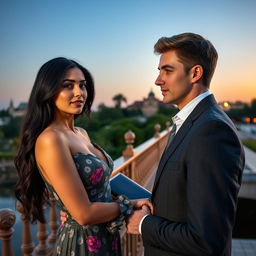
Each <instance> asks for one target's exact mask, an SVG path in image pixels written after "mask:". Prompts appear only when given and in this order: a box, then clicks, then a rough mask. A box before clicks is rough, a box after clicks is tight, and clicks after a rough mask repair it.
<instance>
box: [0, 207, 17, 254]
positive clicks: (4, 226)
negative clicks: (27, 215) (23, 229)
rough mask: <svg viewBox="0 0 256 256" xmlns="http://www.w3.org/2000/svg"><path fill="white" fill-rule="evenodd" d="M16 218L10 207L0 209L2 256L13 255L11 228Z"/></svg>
mask: <svg viewBox="0 0 256 256" xmlns="http://www.w3.org/2000/svg"><path fill="white" fill-rule="evenodd" d="M15 220H16V216H15V212H14V211H13V210H10V209H1V210H0V239H1V240H2V254H1V255H2V256H13V255H14V253H13V249H12V240H11V239H12V234H13V232H14V229H13V228H12V227H13V225H14V223H15Z"/></svg>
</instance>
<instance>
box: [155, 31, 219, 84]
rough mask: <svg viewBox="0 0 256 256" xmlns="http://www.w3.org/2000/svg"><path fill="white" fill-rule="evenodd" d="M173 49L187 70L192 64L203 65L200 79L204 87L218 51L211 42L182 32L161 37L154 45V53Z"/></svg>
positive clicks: (215, 62) (208, 82) (211, 73)
mask: <svg viewBox="0 0 256 256" xmlns="http://www.w3.org/2000/svg"><path fill="white" fill-rule="evenodd" d="M171 50H174V51H175V52H176V54H177V56H178V58H179V59H180V61H181V63H182V64H183V65H184V68H185V71H186V72H188V71H189V70H190V69H191V68H192V67H193V66H195V65H201V66H202V67H203V77H202V81H203V84H204V85H205V86H206V87H209V86H210V82H211V79H212V76H213V73H214V70H215V67H216V64H217V59H218V53H217V51H216V49H215V48H214V46H213V45H212V43H211V42H210V41H208V40H206V39H205V38H203V37H202V36H200V35H198V34H194V33H183V34H179V35H175V36H172V37H161V38H160V39H159V40H158V41H157V43H156V44H155V46H154V52H155V53H159V54H162V53H165V52H167V51H171Z"/></svg>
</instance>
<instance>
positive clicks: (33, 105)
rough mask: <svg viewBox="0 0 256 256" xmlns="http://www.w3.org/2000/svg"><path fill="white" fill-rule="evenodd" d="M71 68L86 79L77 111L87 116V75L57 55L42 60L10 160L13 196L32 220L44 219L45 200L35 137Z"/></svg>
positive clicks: (45, 123) (89, 82)
mask: <svg viewBox="0 0 256 256" xmlns="http://www.w3.org/2000/svg"><path fill="white" fill-rule="evenodd" d="M74 67H77V68H79V69H80V70H81V71H82V72H83V74H84V77H85V80H86V89H87V99H86V103H85V105H84V108H83V110H82V113H81V114H83V113H84V114H86V115H87V116H89V115H90V113H91V106H92V103H93V99H94V82H93V78H92V76H91V74H90V73H89V71H88V70H86V69H85V68H84V67H82V66H81V65H80V64H78V63H77V62H75V61H73V60H69V59H66V58H62V57H60V58H55V59H52V60H50V61H48V62H46V63H45V64H44V65H43V66H42V67H41V68H40V70H39V71H38V74H37V76H36V80H35V83H34V86H33V88H32V91H31V94H30V97H29V102H28V108H27V112H26V115H25V116H24V119H23V123H22V127H21V133H20V146H19V149H18V153H17V156H16V158H15V160H14V163H15V167H16V169H17V172H18V176H19V179H18V181H17V184H16V187H15V195H16V198H17V199H18V200H19V201H20V202H21V204H22V206H23V208H24V215H25V217H26V219H27V220H30V221H31V222H32V223H33V222H35V221H36V220H39V221H40V222H43V223H44V222H45V219H44V215H43V204H44V203H45V202H46V201H48V193H47V189H46V186H45V183H44V181H43V179H42V177H41V175H40V173H39V171H38V169H37V165H36V160H35V143H36V139H37V138H38V136H39V135H40V133H41V132H42V131H43V130H44V129H45V128H46V127H48V126H49V125H50V124H51V123H52V121H53V120H54V113H55V106H54V97H55V95H56V93H57V91H58V90H59V88H60V86H61V83H62V80H63V78H64V75H65V73H66V72H67V70H69V69H70V68H74ZM81 114H79V115H81ZM79 115H76V116H75V118H76V117H77V116H79Z"/></svg>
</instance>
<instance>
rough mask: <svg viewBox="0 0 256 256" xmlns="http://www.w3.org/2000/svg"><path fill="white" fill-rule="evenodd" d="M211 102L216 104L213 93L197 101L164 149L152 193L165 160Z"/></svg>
mask: <svg viewBox="0 0 256 256" xmlns="http://www.w3.org/2000/svg"><path fill="white" fill-rule="evenodd" d="M212 104H216V101H215V99H214V97H213V95H209V96H207V97H206V98H204V99H203V100H202V101H201V102H199V104H198V105H197V106H196V107H195V109H194V110H193V111H192V112H191V114H190V115H189V116H188V117H187V119H186V120H185V122H184V123H183V124H182V126H181V127H180V129H179V130H178V132H177V134H176V135H175V137H174V138H173V140H172V142H171V144H170V145H169V147H168V148H167V149H166V150H165V151H164V153H163V155H162V157H161V159H160V162H159V165H158V168H157V172H156V177H155V182H154V187H153V191H152V194H153V195H154V192H155V190H156V188H157V185H158V182H159V179H160V177H161V174H162V172H163V170H164V166H165V164H166V162H167V160H168V159H169V158H170V157H171V156H172V154H173V152H174V151H175V150H176V148H177V147H178V146H179V145H180V144H181V143H182V140H183V139H184V138H185V136H186V135H187V134H188V133H189V130H190V129H191V127H192V125H193V122H194V121H195V120H196V119H197V118H198V117H199V116H200V115H201V113H203V112H204V111H205V109H207V108H208V107H209V106H210V105H212Z"/></svg>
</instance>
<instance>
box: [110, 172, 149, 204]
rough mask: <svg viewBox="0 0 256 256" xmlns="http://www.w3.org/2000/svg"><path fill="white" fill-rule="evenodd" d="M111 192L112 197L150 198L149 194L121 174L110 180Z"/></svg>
mask: <svg viewBox="0 0 256 256" xmlns="http://www.w3.org/2000/svg"><path fill="white" fill-rule="evenodd" d="M110 186H111V192H112V194H113V195H114V196H119V195H126V196H127V197H128V198H129V199H141V198H151V192H150V191H148V190H147V189H145V188H144V187H142V186H141V185H139V184H138V183H136V182H135V181H133V180H132V179H130V178H129V177H127V176H126V175H124V174H122V173H118V174H116V175H115V176H114V177H112V178H111V179H110Z"/></svg>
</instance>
